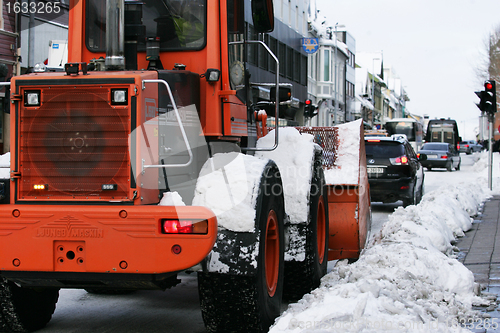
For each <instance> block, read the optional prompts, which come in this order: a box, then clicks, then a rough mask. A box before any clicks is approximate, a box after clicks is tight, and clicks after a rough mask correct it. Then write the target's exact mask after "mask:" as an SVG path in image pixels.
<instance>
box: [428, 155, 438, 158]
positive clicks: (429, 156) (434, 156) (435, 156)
mask: <svg viewBox="0 0 500 333" xmlns="http://www.w3.org/2000/svg"><path fill="white" fill-rule="evenodd" d="M427 158H438V156H437V155H427Z"/></svg>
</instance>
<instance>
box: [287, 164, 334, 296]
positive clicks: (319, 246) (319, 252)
mask: <svg viewBox="0 0 500 333" xmlns="http://www.w3.org/2000/svg"><path fill="white" fill-rule="evenodd" d="M308 216H309V224H308V225H307V227H306V229H305V233H306V249H305V250H306V253H305V260H304V261H286V262H285V287H284V298H285V299H286V300H288V301H296V300H299V299H300V298H302V296H303V295H304V294H307V293H309V292H311V291H312V290H313V289H315V288H317V287H318V286H319V284H320V280H321V278H322V277H323V276H324V275H325V274H326V271H327V264H328V238H329V237H328V232H329V224H328V198H327V193H326V190H325V177H324V173H323V169H322V167H321V163H318V162H316V163H315V166H314V172H313V178H312V180H311V192H310V195H309V215H308Z"/></svg>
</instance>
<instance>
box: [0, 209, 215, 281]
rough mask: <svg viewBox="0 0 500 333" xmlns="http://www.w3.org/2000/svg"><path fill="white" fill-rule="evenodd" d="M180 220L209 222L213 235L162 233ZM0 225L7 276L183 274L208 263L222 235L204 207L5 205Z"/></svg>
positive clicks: (3, 267)
mask: <svg viewBox="0 0 500 333" xmlns="http://www.w3.org/2000/svg"><path fill="white" fill-rule="evenodd" d="M177 218H178V219H199V220H204V219H208V222H209V223H208V233H207V234H206V235H186V234H169V235H167V234H162V233H161V232H160V222H161V220H162V219H177ZM0 221H1V222H0V240H1V241H0V253H2V256H0V269H1V270H4V271H37V272H92V273H138V274H161V273H166V272H176V271H182V270H185V269H187V268H189V267H192V266H194V265H196V264H198V263H199V262H200V261H202V260H203V259H204V258H205V257H206V255H207V254H208V253H209V252H210V250H211V249H212V246H213V244H214V241H215V237H214V235H216V233H217V223H216V219H215V217H214V215H213V213H212V212H211V211H210V210H209V209H206V208H203V207H170V206H147V207H145V206H126V207H124V206H66V205H62V206H61V205H59V206H56V205H2V206H1V207H0ZM175 245H177V246H180V248H181V251H180V253H174V251H173V249H172V248H173V246H175Z"/></svg>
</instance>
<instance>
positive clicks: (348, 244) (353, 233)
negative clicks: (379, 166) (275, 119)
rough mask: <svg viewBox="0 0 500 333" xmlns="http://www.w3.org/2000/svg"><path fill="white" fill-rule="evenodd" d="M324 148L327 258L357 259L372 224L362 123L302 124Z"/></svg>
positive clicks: (303, 128) (304, 129)
mask: <svg viewBox="0 0 500 333" xmlns="http://www.w3.org/2000/svg"><path fill="white" fill-rule="evenodd" d="M299 131H300V132H302V133H309V134H312V135H313V136H314V138H315V142H316V143H317V144H319V145H320V146H321V147H322V148H323V169H324V170H325V181H326V185H327V190H328V211H329V223H330V232H329V235H330V237H329V251H328V260H336V259H357V258H359V255H360V253H361V250H362V249H363V248H364V247H365V244H366V242H367V237H368V233H369V230H370V228H371V204H370V188H369V185H368V177H367V174H366V153H365V143H364V134H363V123H362V122H361V121H360V120H357V121H354V122H350V123H346V124H342V125H339V126H332V127H301V128H299Z"/></svg>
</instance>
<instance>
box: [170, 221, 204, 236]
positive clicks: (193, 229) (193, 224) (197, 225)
mask: <svg viewBox="0 0 500 333" xmlns="http://www.w3.org/2000/svg"><path fill="white" fill-rule="evenodd" d="M207 232H208V222H207V221H206V220H203V221H198V220H162V221H161V233H162V234H206V233H207Z"/></svg>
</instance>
